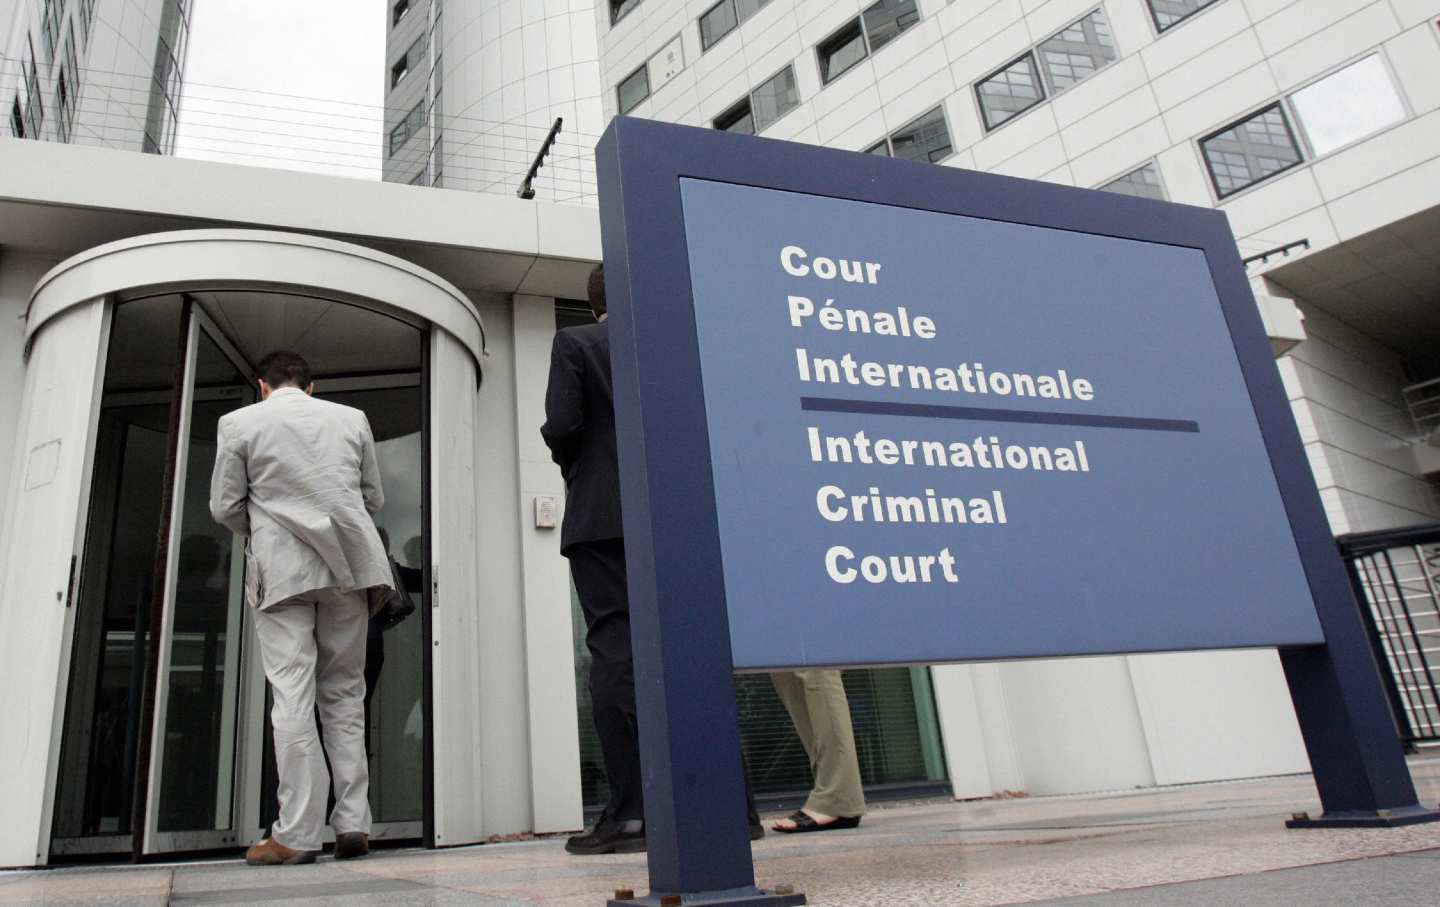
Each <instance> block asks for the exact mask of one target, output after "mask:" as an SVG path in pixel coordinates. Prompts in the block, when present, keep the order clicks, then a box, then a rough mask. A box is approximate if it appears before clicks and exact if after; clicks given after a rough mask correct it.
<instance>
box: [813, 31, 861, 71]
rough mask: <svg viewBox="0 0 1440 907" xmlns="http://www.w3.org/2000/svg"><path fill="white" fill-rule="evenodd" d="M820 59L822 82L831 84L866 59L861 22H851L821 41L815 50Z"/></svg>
mask: <svg viewBox="0 0 1440 907" xmlns="http://www.w3.org/2000/svg"><path fill="white" fill-rule="evenodd" d="M815 53H816V54H818V55H819V57H820V81H821V82H822V83H825V84H829V83H830V82H831V81H832V80H834V79H837V78H839V77H840V76H841V75H842V74H843V73H845V72H847V71H849V69H850V67H852V66H854V65H855V64H856V63H859V62H860V61H861V60H863V59H865V57H866V55H867V51H866V50H865V32H864V31H863V30H862V29H861V28H860V20H859V19H855V20H853V21H851V22H850V23H849V24H848V25H846V26H845V27H844V28H842V29H840V30H839V31H837V32H836V33H835V34H833V35H831V36H830V37H828V38H826V39H825V40H824V41H821V42H820V44H819V46H817V47H816V48H815Z"/></svg>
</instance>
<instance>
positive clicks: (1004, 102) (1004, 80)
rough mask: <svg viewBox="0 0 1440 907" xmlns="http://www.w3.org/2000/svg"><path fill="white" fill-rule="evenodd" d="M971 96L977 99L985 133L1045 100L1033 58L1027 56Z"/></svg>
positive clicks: (991, 79)
mask: <svg viewBox="0 0 1440 907" xmlns="http://www.w3.org/2000/svg"><path fill="white" fill-rule="evenodd" d="M975 93H976V94H977V95H978V96H979V98H980V110H981V112H983V113H984V115H985V128H986V129H994V128H995V127H997V126H999V125H1000V124H1002V123H1005V122H1006V121H1008V120H1009V119H1011V118H1012V117H1014V116H1015V115H1016V114H1017V113H1021V112H1023V111H1026V110H1029V109H1030V108H1031V107H1034V106H1035V105H1036V104H1039V103H1040V102H1041V101H1043V100H1045V89H1044V88H1043V87H1042V86H1041V85H1040V74H1039V73H1037V72H1036V71H1035V58H1034V57H1033V56H1031V55H1030V54H1026V55H1025V56H1023V57H1021V58H1020V59H1018V60H1016V61H1015V62H1014V63H1011V64H1010V65H1009V66H1007V67H1005V68H1004V69H1002V70H1000V71H999V72H997V73H995V74H994V75H993V76H990V77H989V78H987V79H985V80H984V81H982V82H980V83H979V84H977V85H976V86H975Z"/></svg>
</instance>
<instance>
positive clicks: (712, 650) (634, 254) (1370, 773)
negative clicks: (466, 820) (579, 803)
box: [595, 117, 1440, 907]
mask: <svg viewBox="0 0 1440 907" xmlns="http://www.w3.org/2000/svg"><path fill="white" fill-rule="evenodd" d="M595 156H596V169H597V172H598V174H599V177H600V181H599V183H600V221H601V230H602V236H603V242H604V248H605V286H606V291H607V296H608V301H609V304H610V322H609V323H610V350H611V373H612V375H613V377H614V388H615V430H616V439H617V442H618V447H619V457H620V486H621V495H622V498H623V505H624V506H623V510H624V516H625V562H626V571H627V574H628V582H629V590H630V618H631V639H632V641H633V643H634V652H635V700H636V707H637V710H638V719H639V725H640V728H639V729H640V746H641V752H642V762H643V765H644V776H645V822H646V840H647V850H648V863H649V867H650V884H651V894H650V896H648V897H646V898H642V899H626V900H614V901H612V902H611V903H612V904H614V905H622V904H623V905H625V907H632V905H633V907H638V905H642V904H644V905H648V907H653V905H654V904H657V903H659V901H660V900H661V899H662V898H663V897H664V896H665V895H666V894H683V895H684V896H685V897H686V899H687V902H688V901H689V900H694V901H697V902H698V901H699V900H704V902H705V903H707V904H715V905H717V907H720V905H735V907H741V905H744V907H788V905H793V904H801V903H804V901H805V899H804V897H803V896H802V895H798V894H777V893H771V892H763V891H760V890H759V889H758V888H756V886H755V875H754V870H753V866H752V864H751V859H750V842H749V839H748V837H747V835H746V830H745V802H746V797H745V781H744V777H743V773H742V768H741V760H740V737H739V730H738V727H737V724H736V710H735V693H734V691H735V686H734V679H733V672H734V671H735V669H737V668H741V669H762V668H778V667H792V666H802V665H852V664H885V663H892V664H905V663H911V664H914V663H926V662H941V661H964V660H988V659H997V658H1019V657H1041V656H1060V655H1086V654H1100V653H1117V652H1143V651H1164V650H1184V649H1204V648H1219V647H1229V646H1266V645H1273V646H1279V647H1280V662H1281V664H1282V666H1283V667H1284V671H1285V678H1286V682H1287V683H1288V685H1289V687H1290V694H1291V697H1292V698H1293V700H1294V702H1295V712H1296V717H1297V718H1298V719H1299V721H1300V729H1301V732H1302V734H1303V735H1304V737H1305V746H1306V750H1307V752H1308V753H1309V755H1310V761H1311V765H1312V767H1313V769H1314V774H1315V783H1316V787H1317V789H1318V792H1319V794H1320V799H1321V802H1322V803H1323V804H1324V807H1325V815H1323V816H1321V817H1318V818H1317V819H1313V820H1311V819H1300V818H1297V819H1295V820H1293V821H1292V824H1295V825H1328V826H1336V827H1339V826H1350V825H1364V826H1390V825H1401V824H1409V823H1413V822H1428V821H1434V820H1437V819H1440V811H1434V810H1427V809H1425V808H1423V807H1421V806H1419V805H1418V802H1417V800H1416V796H1415V788H1414V785H1413V784H1412V783H1411V781H1410V776H1409V770H1408V769H1407V767H1406V764H1405V759H1404V754H1403V753H1402V752H1401V750H1400V746H1399V743H1398V742H1397V740H1396V737H1395V729H1394V724H1393V722H1392V719H1391V716H1390V712H1389V710H1388V707H1387V703H1386V699H1385V693H1384V690H1383V688H1382V686H1381V684H1380V681H1379V678H1378V675H1377V673H1376V666H1375V660H1374V657H1373V656H1372V655H1371V652H1370V649H1369V644H1368V641H1367V637H1366V629H1365V625H1364V622H1363V621H1362V619H1361V617H1360V613H1361V612H1360V611H1359V610H1358V609H1357V607H1356V603H1355V600H1354V598H1353V595H1352V592H1351V588H1350V583H1349V577H1348V576H1347V574H1346V571H1345V568H1344V565H1342V564H1341V562H1340V559H1339V558H1338V557H1337V556H1336V555H1337V552H1336V548H1335V542H1334V539H1333V538H1332V537H1331V535H1330V530H1329V526H1328V524H1327V523H1326V520H1325V514H1324V510H1323V508H1322V507H1321V504H1320V497H1319V494H1318V493H1317V492H1316V489H1315V480H1314V477H1313V476H1312V475H1311V473H1310V470H1309V466H1308V463H1307V461H1306V458H1305V452H1304V448H1303V446H1302V445H1301V443H1300V437H1299V433H1298V432H1297V431H1296V429H1295V422H1294V417H1293V415H1292V414H1291V411H1290V405H1289V402H1288V401H1287V400H1286V398H1285V393H1284V388H1283V387H1282V386H1281V384H1280V376H1279V373H1278V372H1277V370H1276V368H1275V363H1274V360H1273V358H1272V356H1271V351H1270V346H1269V343H1268V342H1267V341H1266V338H1265V334H1264V331H1263V330H1262V326H1261V323H1260V316H1259V312H1258V311H1257V310H1256V308H1255V300H1254V297H1253V296H1252V295H1251V292H1250V288H1249V286H1248V283H1247V281H1246V277H1245V270H1244V267H1243V265H1242V263H1241V261H1240V256H1239V255H1238V254H1237V252H1236V249H1235V239H1234V236H1233V235H1232V234H1231V232H1230V227H1229V224H1228V223H1227V222H1226V220H1225V215H1224V214H1223V213H1221V212H1218V211H1212V210H1208V209H1202V208H1193V207H1187V206H1184V205H1172V204H1167V203H1164V202H1156V201H1152V200H1150V199H1141V198H1129V197H1125V196H1121V195H1115V194H1112V193H1106V192H1091V191H1086V190H1082V189H1075V188H1073V187H1068V186H1056V185H1050V184H1046V183H1039V182H1033V181H1029V180H1017V179H1010V178H1007V177H1002V176H995V175H992V174H985V173H976V172H973V171H966V170H961V169H958V168H950V167H943V166H941V167H937V166H934V165H931V164H923V163H916V162H910V161H897V160H891V159H889V158H883V157H880V156H877V155H869V154H854V153H849V152H844V151H837V150H835V149H830V148H818V147H814V146H810V145H803V144H796V143H791V142H775V141H768V140H765V139H756V138H752V137H747V136H739V135H731V134H729V133H725V132H721V131H718V130H713V129H694V128H689V127H682V126H673V125H669V124H664V123H656V122H652V121H646V120H639V119H631V118H629V117H617V118H615V119H614V120H612V121H611V123H610V125H609V127H608V128H607V129H606V131H605V136H604V138H603V139H602V140H601V142H600V144H599V145H598V146H597V147H596V155H595ZM1322 628H1323V631H1322Z"/></svg>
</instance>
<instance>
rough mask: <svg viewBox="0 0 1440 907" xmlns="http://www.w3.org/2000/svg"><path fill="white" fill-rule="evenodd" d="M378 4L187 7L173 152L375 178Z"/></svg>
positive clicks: (322, 0)
mask: <svg viewBox="0 0 1440 907" xmlns="http://www.w3.org/2000/svg"><path fill="white" fill-rule="evenodd" d="M385 16H386V0H304V2H303V3H296V2H294V0H289V2H285V0H205V2H202V3H196V4H195V5H194V14H193V20H192V23H191V32H190V53H189V59H188V60H187V62H186V65H185V90H184V100H183V101H182V103H181V109H180V128H179V133H178V138H177V142H176V154H177V155H179V156H180V157H188V158H201V159H205V160H213V161H224V162H227V163H241V164H255V165H259V166H264V167H279V168H284V169H288V170H305V171H310V172H319V173H330V174H334V175H336V176H348V177H355V178H359V179H375V180H378V179H379V178H380V154H381V133H382V132H383V122H382V121H383V118H382V110H383V108H382V105H383V104H384V100H385V98H384V77H385V73H386V72H387V70H388V67H386V66H385V65H384V58H385Z"/></svg>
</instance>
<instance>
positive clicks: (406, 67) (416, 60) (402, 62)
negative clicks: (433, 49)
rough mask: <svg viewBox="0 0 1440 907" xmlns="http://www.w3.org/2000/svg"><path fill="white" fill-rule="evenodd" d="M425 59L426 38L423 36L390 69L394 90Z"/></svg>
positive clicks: (391, 85)
mask: <svg viewBox="0 0 1440 907" xmlns="http://www.w3.org/2000/svg"><path fill="white" fill-rule="evenodd" d="M424 57H425V36H424V35H421V36H420V37H418V38H416V39H415V40H414V41H413V42H411V44H410V49H409V50H407V51H405V56H403V57H401V58H400V59H399V60H398V61H397V62H396V63H395V65H394V66H392V67H390V87H391V88H394V87H395V86H396V85H399V84H400V80H401V79H403V78H405V77H406V76H407V75H409V74H410V70H412V69H417V68H418V67H419V66H420V64H421V63H422V62H423V61H424Z"/></svg>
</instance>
